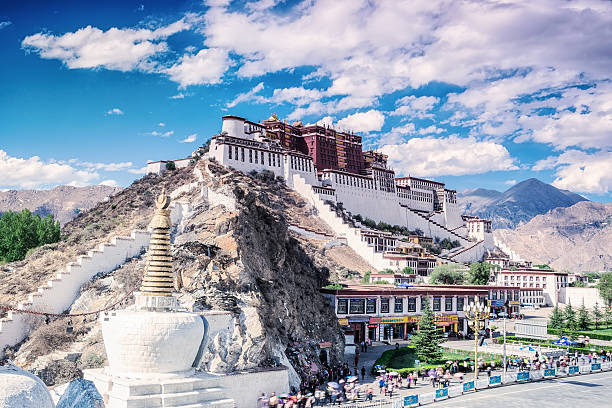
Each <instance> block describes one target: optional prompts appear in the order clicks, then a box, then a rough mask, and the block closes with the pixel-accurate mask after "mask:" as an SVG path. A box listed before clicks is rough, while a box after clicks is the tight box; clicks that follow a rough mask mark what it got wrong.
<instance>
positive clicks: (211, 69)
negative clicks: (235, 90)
mask: <svg viewBox="0 0 612 408" xmlns="http://www.w3.org/2000/svg"><path fill="white" fill-rule="evenodd" d="M230 63H231V60H230V58H229V56H228V53H227V51H226V50H224V49H221V48H208V49H203V50H200V52H198V53H197V54H196V55H191V54H185V55H183V56H182V57H181V59H180V61H179V62H178V63H176V64H174V65H173V66H172V67H170V68H168V69H167V70H165V71H164V72H165V73H167V74H168V75H170V79H171V80H172V81H174V82H177V83H179V84H180V86H181V88H185V87H187V86H189V85H202V84H218V83H220V82H221V77H223V74H224V73H225V71H227V69H228V68H229V66H230Z"/></svg>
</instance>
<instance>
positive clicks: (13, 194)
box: [0, 186, 121, 225]
mask: <svg viewBox="0 0 612 408" xmlns="http://www.w3.org/2000/svg"><path fill="white" fill-rule="evenodd" d="M119 191H121V188H120V187H108V186H87V187H71V186H57V187H54V188H52V189H50V190H9V191H3V192H0V213H3V212H6V211H21V210H24V209H28V210H30V211H32V212H33V213H35V214H39V215H40V216H42V217H45V216H47V215H48V214H51V215H53V217H54V218H55V219H56V220H58V221H59V222H60V224H61V225H64V224H66V223H67V222H68V221H70V220H72V219H73V218H74V217H76V216H77V215H78V214H79V213H80V212H83V211H87V210H90V209H91V208H93V207H94V206H95V205H96V204H98V203H99V202H101V201H104V200H106V199H107V198H108V197H109V196H111V195H113V194H116V193H117V192H119Z"/></svg>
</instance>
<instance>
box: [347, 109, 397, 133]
mask: <svg viewBox="0 0 612 408" xmlns="http://www.w3.org/2000/svg"><path fill="white" fill-rule="evenodd" d="M384 123H385V115H383V114H382V113H381V112H379V111H377V110H375V109H371V110H369V111H367V112H358V113H354V114H352V115H349V116H347V117H346V118H344V119H340V120H339V121H338V126H340V127H341V128H344V129H348V130H352V131H354V132H372V131H378V130H380V129H381V128H382V126H383V124H384Z"/></svg>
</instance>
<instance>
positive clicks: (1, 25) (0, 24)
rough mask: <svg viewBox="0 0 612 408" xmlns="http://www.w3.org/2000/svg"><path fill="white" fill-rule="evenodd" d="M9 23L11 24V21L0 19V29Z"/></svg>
mask: <svg viewBox="0 0 612 408" xmlns="http://www.w3.org/2000/svg"><path fill="white" fill-rule="evenodd" d="M11 24H13V22H12V21H0V30H2V29H3V28H6V27H8V26H10V25H11Z"/></svg>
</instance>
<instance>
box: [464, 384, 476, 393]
mask: <svg viewBox="0 0 612 408" xmlns="http://www.w3.org/2000/svg"><path fill="white" fill-rule="evenodd" d="M473 390H474V381H467V382H464V383H463V392H468V391H473Z"/></svg>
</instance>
